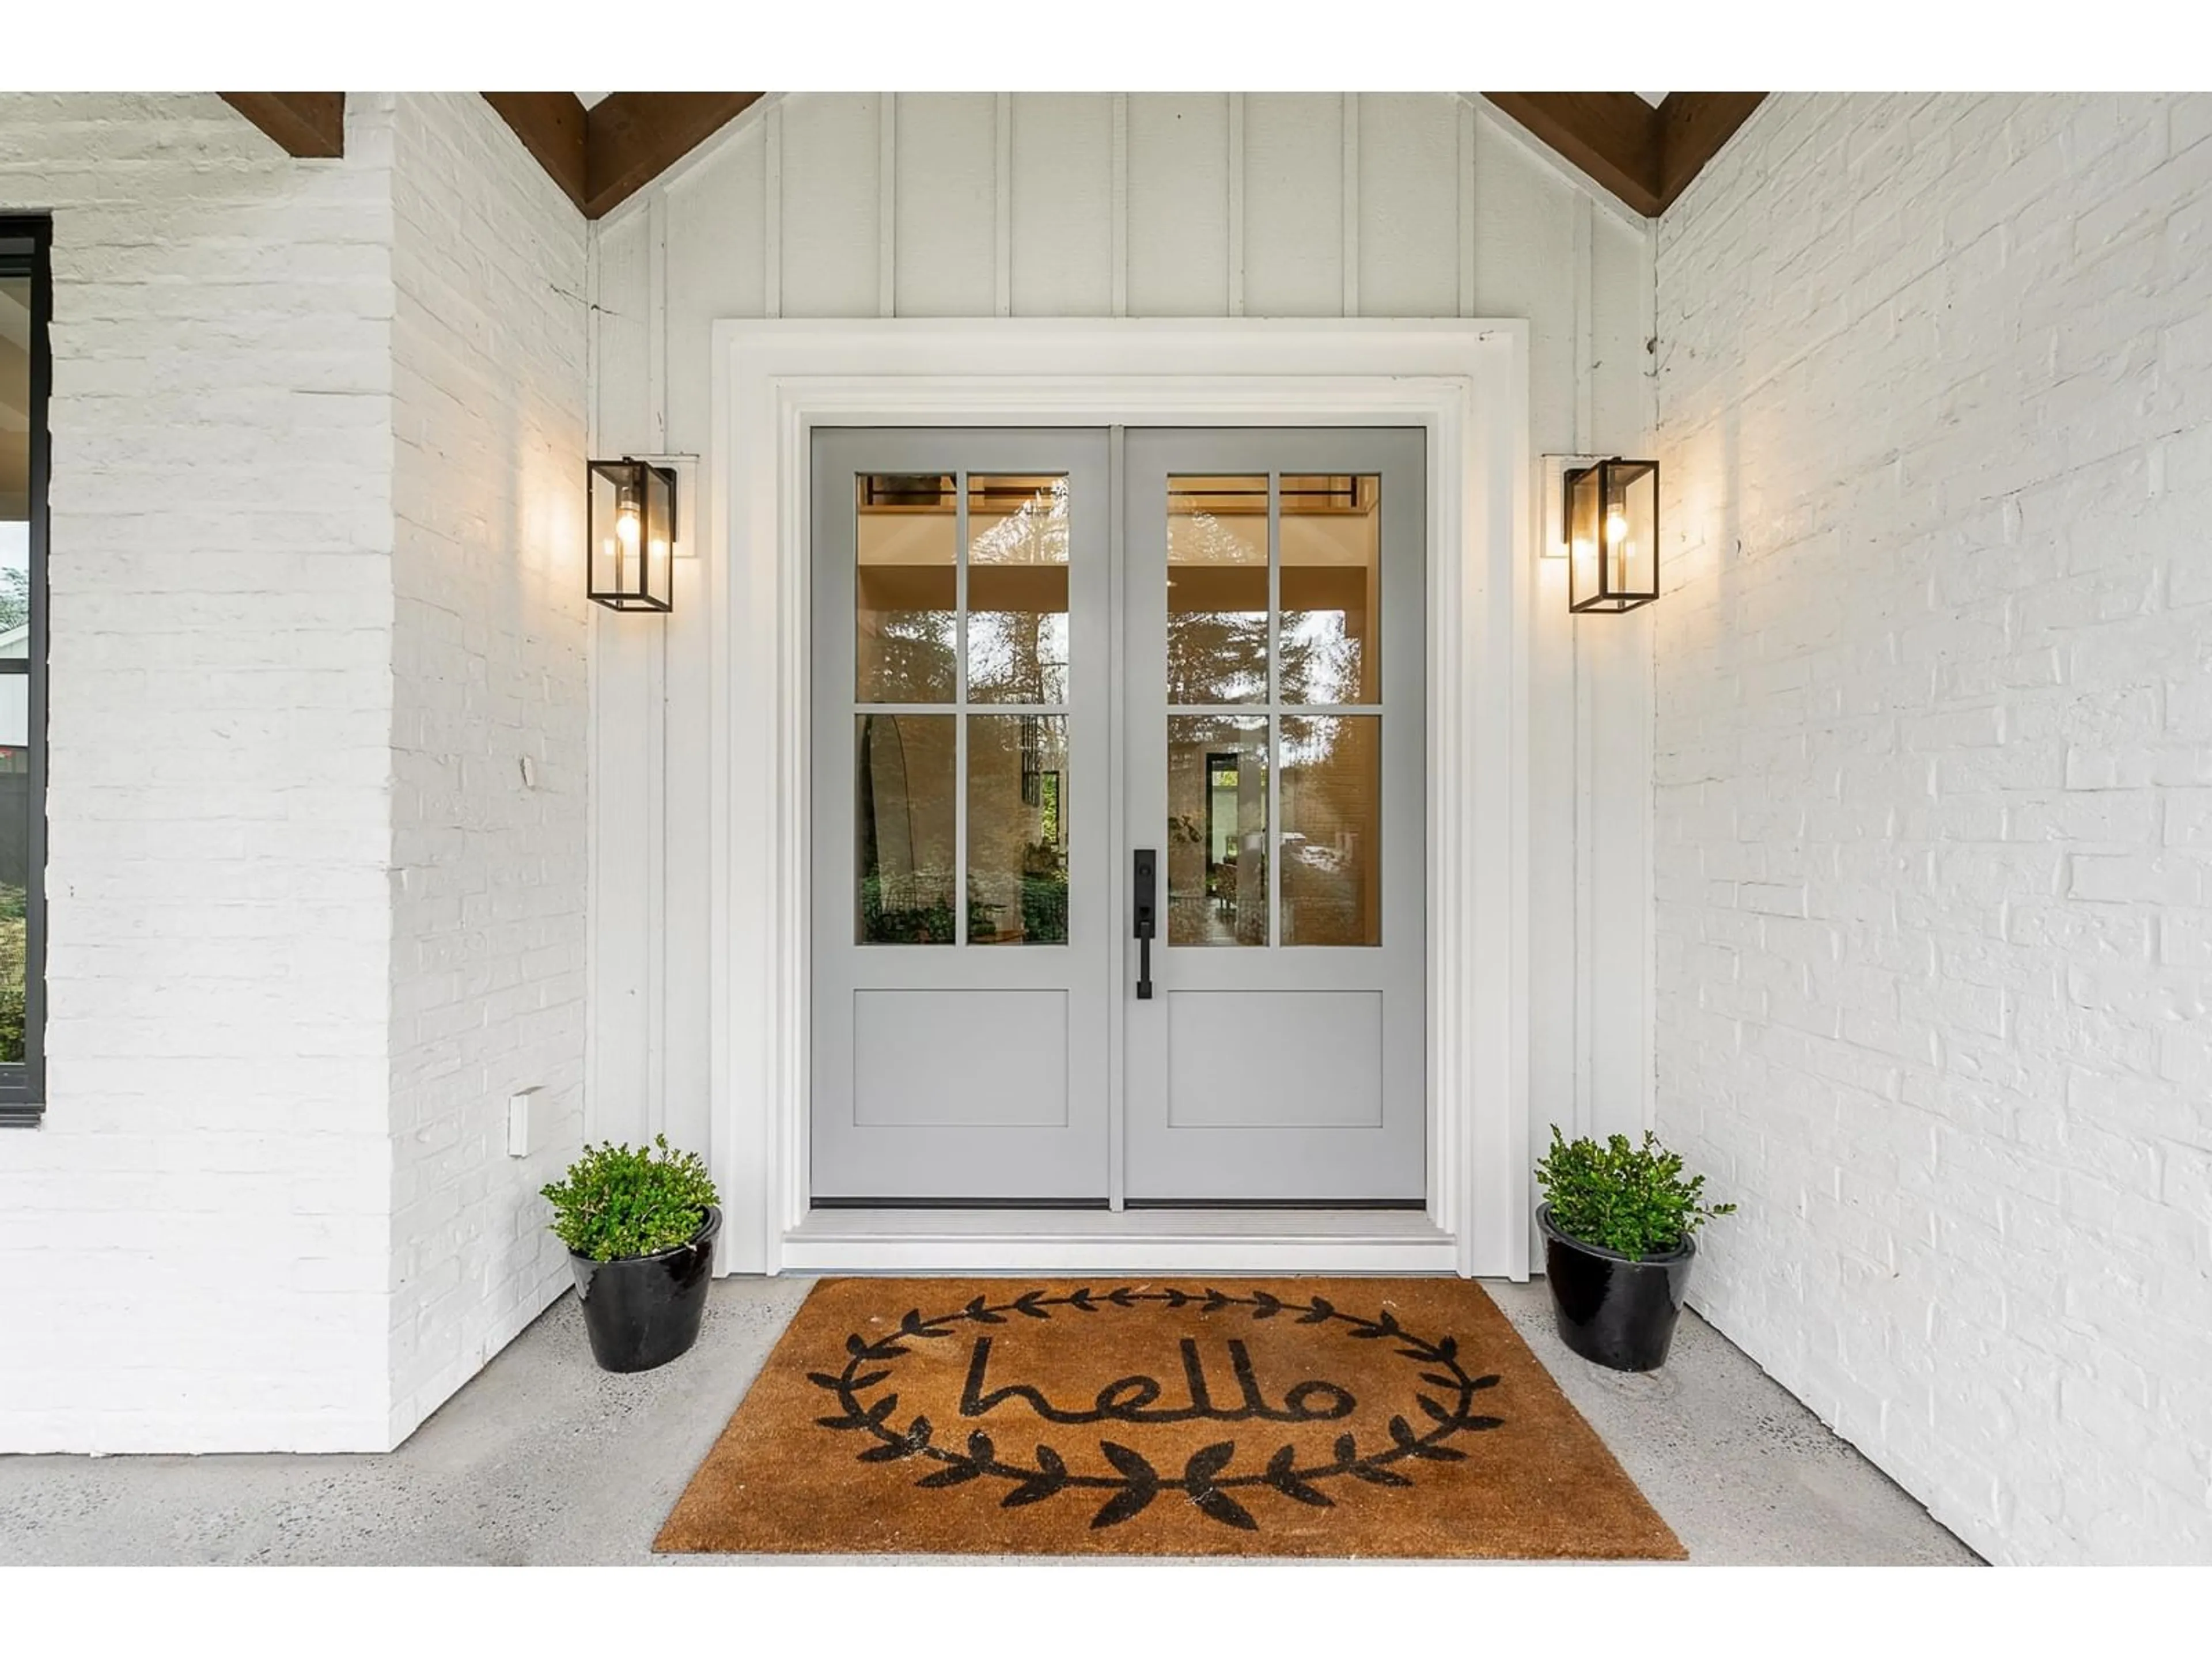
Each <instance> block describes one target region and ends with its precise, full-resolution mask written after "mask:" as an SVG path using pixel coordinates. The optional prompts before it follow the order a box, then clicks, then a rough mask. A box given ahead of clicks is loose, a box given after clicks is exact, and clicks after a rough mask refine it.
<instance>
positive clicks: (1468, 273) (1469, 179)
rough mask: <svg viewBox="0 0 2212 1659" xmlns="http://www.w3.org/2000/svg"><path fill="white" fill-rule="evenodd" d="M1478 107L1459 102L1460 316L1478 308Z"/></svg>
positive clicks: (1464, 100)
mask: <svg viewBox="0 0 2212 1659" xmlns="http://www.w3.org/2000/svg"><path fill="white" fill-rule="evenodd" d="M1474 134H1475V119H1474V105H1473V104H1470V103H1468V101H1467V100H1466V99H1464V98H1462V99H1461V100H1459V314H1460V315H1461V316H1462V317H1472V316H1474V315H1475V314H1476V313H1475V309H1474V144H1475V137H1474Z"/></svg>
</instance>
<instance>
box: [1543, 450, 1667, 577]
mask: <svg viewBox="0 0 2212 1659" xmlns="http://www.w3.org/2000/svg"><path fill="white" fill-rule="evenodd" d="M1565 528H1566V554H1567V609H1568V610H1570V611H1633V610H1635V609H1636V607H1637V606H1638V605H1649V604H1650V603H1651V601H1652V600H1654V599H1657V598H1658V597H1659V463H1658V462H1656V461H1624V460H1622V459H1620V458H1619V457H1618V456H1616V457H1614V458H1613V459H1612V460H1609V461H1600V462H1598V463H1597V465H1595V466H1584V467H1570V468H1569V469H1568V470H1567V473H1566V502H1565Z"/></svg>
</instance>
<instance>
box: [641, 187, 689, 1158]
mask: <svg viewBox="0 0 2212 1659" xmlns="http://www.w3.org/2000/svg"><path fill="white" fill-rule="evenodd" d="M646 394H647V404H648V406H649V410H650V415H651V419H652V422H653V450H654V453H657V454H663V455H665V454H666V453H668V192H667V191H665V190H658V189H656V190H655V191H653V196H652V199H651V200H650V201H649V202H647V204H646ZM677 528H678V530H679V531H681V530H682V528H683V526H682V523H681V522H680V521H679V522H678V526H677ZM651 627H652V635H653V636H652V638H651V639H650V640H649V641H647V646H646V657H645V665H646V696H645V710H646V734H645V917H644V921H645V925H646V927H647V939H646V948H645V1006H646V1044H645V1118H646V1127H647V1128H648V1129H649V1130H651V1132H652V1133H654V1134H662V1133H666V1131H667V1128H668V952H669V948H670V940H669V934H668V927H667V921H668V624H667V623H666V622H665V620H664V619H662V618H659V617H656V618H654V619H653V623H652V624H651Z"/></svg>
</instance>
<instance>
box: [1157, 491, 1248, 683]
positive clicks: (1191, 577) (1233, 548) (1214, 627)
mask: <svg viewBox="0 0 2212 1659" xmlns="http://www.w3.org/2000/svg"><path fill="white" fill-rule="evenodd" d="M1168 492H1169V493H1168V641H1167V645H1168V701H1169V702H1170V703H1198V704H1206V703H1225V702H1232V703H1233V702H1266V701H1267V476H1266V475H1265V474H1264V473H1262V474H1261V475H1259V476H1257V477H1225V478H1201V477H1177V478H1170V480H1169V481H1168Z"/></svg>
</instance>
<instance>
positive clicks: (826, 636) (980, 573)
mask: <svg viewBox="0 0 2212 1659" xmlns="http://www.w3.org/2000/svg"><path fill="white" fill-rule="evenodd" d="M1426 519H1427V507H1426V486H1425V476H1424V441H1423V435H1421V434H1420V433H1419V432H1418V431H1399V430H1378V429H1371V428H1355V429H1346V430H1317V429H1308V428H1283V429H1266V430H1234V431H1229V430H1181V429H1179V430H1164V429H1163V430H1150V429H1146V430H1139V429H1130V430H1127V431H1122V432H1109V431H1106V430H1103V429H1099V430H1085V429H1069V428H1049V429H1039V430H1030V431H983V430H970V429H953V430H920V429H866V430H863V429H840V430H834V431H824V432H817V434H816V435H815V438H814V448H813V501H812V524H811V532H812V533H811V548H812V559H813V590H812V595H811V599H812V605H811V616H812V622H811V649H812V662H813V665H812V678H811V694H812V723H813V730H812V753H811V792H812V793H811V803H810V804H811V822H812V843H811V849H810V853H811V869H812V876H811V922H812V927H811V951H812V955H811V976H812V983H811V1038H810V1041H811V1053H810V1112H811V1139H812V1145H811V1170H810V1183H811V1191H812V1194H813V1196H814V1201H815V1202H816V1203H817V1204H825V1203H826V1204H838V1203H844V1204H945V1205H957V1204H987V1205H1000V1206H1021V1205H1035V1204H1056V1205H1057V1204H1079V1205H1102V1206H1103V1205H1107V1204H1109V1203H1127V1204H1129V1205H1132V1206H1135V1205H1144V1204H1198V1205H1206V1204H1221V1205H1231V1204H1270V1203H1273V1204H1378V1203H1380V1204H1393V1203H1402V1204H1407V1205H1419V1203H1420V1202H1421V1201H1422V1199H1423V1196H1424V1193H1425V1184H1426V1183H1425V1173H1426V1171H1425V1154H1426V1145H1427V1114H1426V1089H1425V1075H1424V1066H1425V1050H1426V1043H1425V1003H1426V984H1425V960H1426V952H1425V939H1424V933H1425V929H1424V905H1425V864H1426V856H1425V840H1424V826H1425V818H1426V802H1425V790H1424V771H1425V722H1424V707H1423V705H1424V690H1425V675H1424V652H1423V634H1424V627H1423V617H1422V593H1423V589H1424V566H1425V545H1424V543H1425V525H1426Z"/></svg>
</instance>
